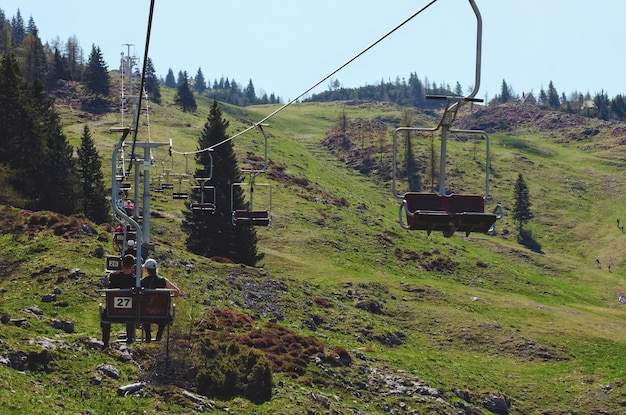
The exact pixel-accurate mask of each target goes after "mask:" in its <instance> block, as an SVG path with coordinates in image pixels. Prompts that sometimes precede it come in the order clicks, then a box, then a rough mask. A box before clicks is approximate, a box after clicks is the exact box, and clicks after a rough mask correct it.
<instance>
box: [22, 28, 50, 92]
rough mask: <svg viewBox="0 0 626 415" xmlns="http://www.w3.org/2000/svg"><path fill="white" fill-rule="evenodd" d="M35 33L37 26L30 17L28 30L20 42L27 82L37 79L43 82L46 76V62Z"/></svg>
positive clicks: (44, 53) (43, 51)
mask: <svg viewBox="0 0 626 415" xmlns="http://www.w3.org/2000/svg"><path fill="white" fill-rule="evenodd" d="M37 33H38V31H37V27H36V26H35V22H34V21H33V20H32V18H31V20H30V21H29V31H28V33H27V34H26V36H25V37H24V40H23V42H22V53H23V62H24V64H23V66H24V77H25V78H26V80H27V81H29V82H33V81H34V80H38V81H40V82H42V83H44V84H45V82H46V78H47V77H48V62H47V58H46V52H45V50H44V48H43V45H42V43H41V39H39V36H38V34H37Z"/></svg>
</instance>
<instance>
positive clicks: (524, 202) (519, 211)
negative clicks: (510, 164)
mask: <svg viewBox="0 0 626 415" xmlns="http://www.w3.org/2000/svg"><path fill="white" fill-rule="evenodd" d="M514 197H515V206H514V207H513V220H514V221H516V222H517V223H518V225H519V234H520V235H521V234H522V232H523V229H522V227H523V225H524V224H525V223H526V222H528V221H529V220H531V219H532V218H533V214H532V212H531V211H530V206H531V203H530V196H529V193H528V186H527V185H526V182H525V181H524V177H523V176H522V173H519V175H518V176H517V181H516V182H515V190H514Z"/></svg>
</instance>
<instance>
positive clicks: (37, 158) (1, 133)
mask: <svg viewBox="0 0 626 415" xmlns="http://www.w3.org/2000/svg"><path fill="white" fill-rule="evenodd" d="M77 155H78V157H74V149H73V148H72V146H71V145H70V144H69V142H68V140H67V137H66V136H65V135H64V133H63V131H62V125H61V122H60V118H59V116H58V114H57V112H56V111H55V109H54V106H53V102H52V101H51V100H50V99H49V98H48V96H47V94H46V93H45V91H44V89H43V85H42V84H41V82H40V81H39V80H35V81H33V82H28V81H27V80H26V79H25V77H24V76H23V75H22V70H21V68H20V66H19V65H18V62H17V58H16V57H15V55H12V54H8V55H4V57H3V58H2V60H1V61H0V169H1V175H0V201H1V202H2V203H5V204H12V205H17V206H21V207H26V208H29V209H33V210H51V211H55V212H59V213H63V214H67V215H69V214H75V213H84V214H85V216H87V217H88V218H89V219H91V220H93V221H95V222H97V223H104V222H107V221H108V220H109V219H110V214H109V211H110V207H109V206H110V205H109V203H108V202H107V199H106V197H107V195H106V191H105V187H104V181H103V174H102V165H101V161H100V159H99V157H98V153H97V150H96V147H95V143H94V141H93V139H92V137H91V133H90V131H89V128H88V127H87V126H85V128H84V131H83V135H82V139H81V147H80V148H79V149H78V151H77Z"/></svg>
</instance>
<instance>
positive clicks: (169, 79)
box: [165, 68, 176, 88]
mask: <svg viewBox="0 0 626 415" xmlns="http://www.w3.org/2000/svg"><path fill="white" fill-rule="evenodd" d="M165 86H166V87H169V88H176V78H174V71H173V70H172V68H169V69H168V71H167V75H165Z"/></svg>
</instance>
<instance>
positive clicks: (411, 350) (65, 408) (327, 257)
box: [0, 88, 626, 414]
mask: <svg viewBox="0 0 626 415" xmlns="http://www.w3.org/2000/svg"><path fill="white" fill-rule="evenodd" d="M172 97H173V92H172V91H170V90H168V89H166V88H165V91H164V103H165V104H164V105H152V108H151V112H150V130H149V132H150V139H151V140H152V141H157V142H168V141H169V140H170V139H172V140H173V142H174V147H175V149H177V150H180V151H189V150H193V149H195V148H196V145H197V144H196V142H197V138H198V135H199V134H200V132H201V129H202V126H203V124H204V122H205V120H206V114H207V112H208V106H209V104H210V103H209V102H207V101H206V100H203V99H199V110H198V114H197V115H192V114H181V113H180V112H179V111H178V110H177V109H176V108H175V107H174V106H173V105H172V104H171V102H172ZM223 108H224V114H225V116H226V117H227V118H228V119H229V120H230V123H231V124H230V126H231V130H232V132H231V133H232V134H235V133H236V132H238V131H242V130H243V129H244V128H247V127H248V126H249V125H251V123H252V122H254V121H258V120H260V119H262V118H263V117H265V116H266V115H267V114H269V113H270V112H271V111H273V110H275V109H276V108H277V107H275V106H258V107H252V108H243V109H242V108H236V107H231V106H227V105H226V106H224V107H223ZM487 110H488V109H486V110H484V111H487ZM62 111H63V116H64V119H65V120H67V127H66V131H67V132H68V135H69V137H70V138H71V139H72V140H74V141H75V142H76V140H78V139H79V137H80V133H81V131H82V126H83V125H84V122H85V118H84V116H79V114H80V111H79V110H71V109H63V110H62ZM498 111H500V112H498V113H496V115H497V117H499V119H500V120H502V119H503V117H504V115H507V114H508V113H507V112H506V111H509V109H508V108H501V109H499V110H498ZM342 112H345V114H346V116H347V118H348V119H350V120H353V121H354V120H377V121H381V122H383V124H384V125H385V129H386V130H387V133H386V134H384V135H383V136H384V137H385V140H386V141H385V142H384V143H382V148H383V149H384V151H383V153H384V154H382V155H381V157H383V158H384V160H385V163H389V162H390V157H389V154H390V142H391V133H390V131H391V128H393V127H394V126H395V124H397V123H398V122H399V120H400V114H401V109H400V108H397V107H394V106H390V105H382V104H373V103H329V104H319V103H315V104H294V105H292V106H290V107H288V108H287V109H285V110H284V111H282V112H280V113H279V114H278V115H276V116H275V117H273V118H272V119H271V120H269V123H270V127H269V128H267V131H268V132H269V133H270V134H271V136H270V140H269V157H270V161H271V168H270V171H268V174H267V175H266V177H260V178H259V179H258V181H259V182H260V181H263V182H266V183H272V185H273V200H272V204H273V210H272V214H273V218H274V222H273V226H271V227H268V228H263V229H258V235H259V250H260V251H261V252H263V253H264V254H265V258H264V259H263V261H262V264H260V265H261V266H262V269H257V270H253V269H247V268H245V267H240V266H237V265H229V264H219V263H215V262H212V261H210V260H208V259H204V258H197V257H195V256H194V255H192V254H189V253H187V252H185V250H184V235H182V234H181V233H180V229H179V227H178V223H179V221H180V219H181V214H180V211H181V209H183V208H184V207H183V205H182V203H181V202H180V201H175V200H171V199H170V198H169V197H168V195H156V196H153V201H152V203H153V205H152V209H153V211H156V212H158V213H160V214H161V216H163V217H162V218H160V219H155V220H154V221H153V223H152V228H153V233H154V235H153V240H154V242H155V243H156V244H157V251H156V253H155V255H156V256H157V257H158V258H159V259H160V260H161V263H162V264H163V265H164V267H163V271H164V272H165V274H166V275H167V276H168V277H171V278H172V279H174V280H175V281H176V282H177V283H178V284H179V286H181V288H182V289H183V295H182V296H181V297H180V298H179V299H178V300H177V303H178V304H177V310H178V311H177V320H176V323H175V325H174V326H173V328H172V330H173V337H174V338H179V339H183V338H185V337H186V336H187V333H190V332H191V331H192V330H193V329H194V327H195V325H196V324H197V322H198V321H201V320H203V319H206V318H208V317H207V313H208V309H209V308H210V307H217V308H225V307H228V308H233V309H235V310H237V311H240V312H244V313H247V314H249V315H250V316H252V317H253V318H254V319H255V321H256V322H257V323H256V324H258V325H262V324H263V322H267V321H270V320H272V321H277V322H278V324H280V325H282V326H285V327H287V328H289V329H290V330H293V331H294V332H296V333H299V334H302V335H305V336H311V335H312V336H315V337H316V338H318V339H319V340H321V341H322V342H323V343H325V344H326V345H327V346H328V348H329V349H331V350H332V349H333V348H343V349H346V350H348V351H350V353H351V355H352V358H353V364H352V365H350V366H338V367H334V366H329V365H325V364H320V363H319V362H318V364H316V363H315V362H314V361H311V362H310V363H309V365H308V367H307V370H306V374H305V375H303V376H299V377H290V376H287V375H285V374H284V373H275V374H274V389H273V398H272V400H271V401H269V402H265V403H263V404H252V403H250V402H249V401H247V400H245V399H242V398H236V399H234V400H230V401H219V400H213V401H209V400H208V399H207V400H205V401H202V402H204V403H201V404H200V403H198V402H197V401H195V400H193V399H191V398H189V395H187V394H185V393H183V391H182V390H181V389H180V385H178V387H177V388H175V387H172V386H171V385H167V382H164V383H160V382H158V381H154V379H152V380H153V381H151V382H150V383H149V386H148V387H146V388H145V389H144V390H143V392H142V393H141V394H139V396H127V397H124V396H118V394H117V388H118V387H119V386H120V385H124V384H129V383H133V382H137V381H139V380H146V379H148V373H150V370H149V366H150V365H149V364H147V363H149V362H150V361H151V360H150V359H153V360H154V359H156V357H155V356H159V354H162V353H163V345H162V344H161V345H159V344H156V345H146V344H137V345H133V346H132V352H133V353H132V354H128V353H125V352H124V351H123V350H118V349H114V350H112V351H110V352H108V353H103V352H101V351H99V350H96V349H94V348H93V347H94V346H93V345H94V342H93V340H92V338H98V337H99V336H100V330H99V323H98V314H97V305H98V302H99V297H98V293H97V289H98V288H99V280H100V277H101V276H102V274H103V272H102V268H103V260H102V259H101V258H97V256H96V255H94V253H95V252H96V250H97V249H98V248H99V247H100V246H103V247H105V249H106V250H109V251H110V250H111V248H112V247H111V241H110V234H109V233H108V232H107V229H106V227H100V228H97V229H96V233H97V236H96V235H90V234H88V233H81V232H69V233H68V232H65V233H61V231H57V233H60V235H55V230H56V229H58V227H59V224H60V223H62V224H63V225H64V226H65V228H66V229H78V228H80V225H81V224H82V222H81V223H79V224H76V223H71V221H72V219H71V218H69V219H68V218H58V217H55V215H53V214H41V216H43V219H42V218H41V217H40V214H38V213H36V214H35V215H36V219H34V218H33V217H32V216H26V215H24V214H23V213H22V212H20V211H19V210H14V209H9V208H5V209H4V211H3V216H2V217H3V223H2V229H3V232H2V235H1V236H0V249H1V252H3V256H2V257H3V258H2V260H0V272H1V274H0V290H1V297H0V301H1V302H0V311H2V312H5V313H7V315H8V316H10V318H11V321H9V322H7V323H6V324H3V325H2V326H0V328H1V330H0V347H1V348H2V350H3V354H5V355H8V354H16V353H17V352H20V351H21V352H25V353H28V352H30V351H36V352H37V351H40V350H41V349H42V348H46V347H47V348H50V349H51V353H52V358H53V360H52V361H51V362H50V364H49V365H48V368H47V369H44V368H34V367H33V368H30V369H29V368H26V370H25V371H23V372H18V371H16V370H15V369H12V368H10V367H8V366H4V365H0V383H2V384H3V385H6V386H5V387H4V388H1V389H0V412H3V413H16V414H19V413H23V414H26V413H30V414H35V413H49V412H51V411H52V412H63V413H98V414H107V413H140V412H142V411H145V412H151V411H153V410H158V411H159V412H162V413H193V412H199V411H201V410H206V411H218V412H219V411H222V410H224V409H225V408H228V410H229V411H230V412H232V413H241V414H252V413H284V414H292V413H293V414H295V413H304V412H306V410H307V409H308V410H309V411H311V412H310V413H367V414H370V413H372V414H373V413H418V412H419V413H441V414H456V413H463V411H466V413H468V412H467V411H469V410H470V409H472V408H476V409H477V410H480V411H481V412H482V413H490V412H494V413H504V412H502V410H501V409H498V406H497V405H496V404H495V403H494V402H496V403H497V402H498V401H494V399H493V397H502V398H503V400H506V401H508V403H509V405H510V413H520V414H522V413H523V414H545V413H550V414H570V413H580V414H583V413H585V414H586V413H612V414H617V413H620V411H621V410H623V406H624V403H625V402H626V386H625V385H624V381H623V379H624V377H625V375H626V364H625V363H623V359H622V358H621V357H622V356H623V354H624V352H625V351H626V330H624V328H625V325H626V318H625V315H624V310H623V305H621V303H620V302H619V301H618V296H619V295H620V294H622V293H625V292H626V284H625V283H624V279H623V275H624V267H625V264H624V261H623V259H622V257H621V255H620V248H621V245H622V241H623V238H624V233H623V232H622V231H621V230H619V229H618V228H617V227H616V219H617V218H619V217H620V214H621V213H622V212H621V206H623V198H624V196H623V195H624V183H623V181H622V180H621V177H622V176H623V174H622V173H623V171H624V168H625V165H624V163H623V161H622V158H621V157H619V156H615V154H619V153H620V152H621V151H622V150H623V149H622V148H621V147H622V146H621V144H620V140H619V139H618V138H616V136H615V131H616V130H619V128H623V127H620V125H607V124H598V125H589V123H590V122H591V121H589V120H582V121H580V120H579V121H577V122H575V123H568V124H566V127H563V126H562V125H565V124H559V125H561V126H560V127H558V128H557V127H552V128H550V129H549V128H547V127H546V126H545V124H542V123H541V122H534V123H533V122H528V123H524V122H522V121H519V120H518V121H517V122H516V123H512V122H508V123H506V122H505V123H504V124H506V126H507V128H506V129H495V130H494V133H493V134H492V135H491V149H492V172H491V173H492V183H491V187H490V194H491V196H492V197H493V200H492V201H491V202H490V203H492V204H493V203H495V201H500V202H502V204H503V206H504V208H505V212H506V213H509V212H510V211H511V209H512V207H513V206H512V203H513V194H512V193H513V186H514V183H515V180H516V178H517V174H518V173H520V172H521V173H522V174H523V175H524V178H525V180H526V182H527V184H528V185H529V189H530V195H531V201H532V203H533V205H532V210H533V212H534V214H535V219H533V221H532V222H531V223H530V224H528V225H527V226H526V228H527V229H528V230H529V231H531V232H532V237H533V240H534V242H535V244H534V246H533V248H534V250H533V249H529V248H527V247H525V246H524V245H520V244H519V243H518V241H517V238H516V228H517V227H516V225H515V224H514V223H513V222H512V220H511V218H510V216H505V217H504V219H503V220H502V221H501V222H499V223H498V234H497V235H496V236H486V235H475V234H472V235H470V236H469V237H465V236H463V235H455V236H454V237H453V238H443V237H442V236H441V235H440V234H432V235H431V236H430V237H428V236H427V235H426V234H425V233H421V232H410V231H404V230H402V229H400V227H399V225H398V224H397V215H398V204H397V202H396V201H395V200H394V198H393V196H392V192H391V184H390V182H389V181H388V180H385V179H381V178H379V177H378V176H376V175H373V174H372V175H369V176H366V175H362V174H360V173H358V172H356V171H355V170H354V169H352V168H351V167H349V166H348V165H347V164H348V163H346V160H347V156H346V154H345V153H341V152H330V151H328V150H327V149H326V148H324V147H323V146H322V141H323V139H324V138H325V136H326V135H327V134H328V133H329V132H330V131H331V130H332V129H333V128H334V126H335V124H336V121H337V120H338V118H339V116H340V114H341V113H342ZM503 114H504V115H503ZM542 114H543V115H542V117H544V118H542V119H541V120H540V121H543V120H544V119H546V118H548V117H549V113H542ZM491 115H493V114H491ZM489 116H490V114H489V113H486V112H482V113H481V112H477V113H475V114H465V115H464V117H463V118H462V119H461V121H460V122H461V123H462V125H467V126H472V125H477V126H479V127H480V123H481V122H484V121H485V120H487V119H488V117H489ZM416 122H418V123H420V124H423V125H426V126H432V125H434V123H435V122H436V119H433V118H432V117H429V116H427V115H426V114H418V117H417V121H416ZM501 122H502V121H501ZM117 123H118V115H117V114H109V115H106V116H104V117H92V116H91V118H90V119H89V121H88V125H89V126H90V128H91V129H92V133H93V134H94V138H95V139H96V141H97V143H98V146H99V147H98V148H99V150H100V152H101V155H102V156H103V158H104V164H105V172H108V171H109V169H110V160H107V158H108V157H110V155H109V154H110V151H111V149H112V147H113V145H114V143H115V140H117V137H116V136H115V134H111V133H109V132H108V130H109V128H110V127H111V126H114V125H117ZM481 128H482V127H481ZM594 128H597V129H598V131H599V133H597V134H595V135H585V134H582V133H581V131H586V130H587V129H594ZM352 132H353V133H354V136H353V142H352V144H351V145H352V148H353V149H354V148H357V149H358V148H359V147H363V148H365V147H368V146H371V147H375V148H379V144H380V143H379V142H377V140H379V139H380V138H379V136H377V135H376V134H375V133H373V132H371V131H370V130H368V129H366V128H362V129H360V130H358V129H357V130H354V131H352ZM146 139H147V131H146V128H145V127H143V129H142V130H141V131H140V140H146ZM429 143H430V137H424V140H422V141H420V149H421V150H420V151H422V152H428V151H429V149H430V144H429ZM437 145H438V144H437V140H435V147H436V148H437ZM235 147H236V151H237V152H238V154H239V155H240V159H241V160H242V167H243V166H244V165H245V163H246V162H245V160H247V159H248V156H247V154H248V153H252V154H254V155H256V156H258V155H262V151H263V140H262V136H261V135H260V133H258V132H249V133H247V134H244V135H242V136H241V137H240V138H237V139H236V140H235ZM478 149H479V150H478V151H476V157H474V152H475V150H474V143H473V141H471V140H469V141H466V140H465V139H463V137H453V138H452V139H451V141H450V143H449V146H448V151H449V166H450V167H449V169H448V172H449V174H448V177H447V183H448V188H450V189H451V190H454V191H456V192H477V193H481V192H482V188H484V173H483V171H482V169H483V168H484V154H481V152H483V153H484V142H480V143H479V145H478ZM155 159H156V163H155V171H156V172H157V173H158V172H159V167H158V166H159V164H161V170H163V169H165V168H171V169H172V170H174V172H183V171H184V169H185V159H184V157H182V156H176V155H175V156H174V158H173V159H172V158H170V157H169V156H168V155H167V149H166V148H162V149H157V150H156V151H155ZM188 162H191V159H190V160H188ZM166 166H169V167H166ZM278 172H279V173H280V174H277V173H278ZM259 190H262V189H259ZM51 218H53V219H51ZM596 258H597V259H598V260H599V262H600V266H601V268H599V267H598V266H597V263H596ZM608 263H610V264H611V269H610V271H609V269H607V265H608ZM73 268H79V269H80V272H79V273H76V272H72V269H73ZM264 284H269V286H271V287H273V288H272V289H270V290H269V291H268V292H269V293H270V294H271V295H269V296H267V297H262V298H255V297H254V292H251V291H250V286H254V287H262V286H264ZM272 284H273V285H272ZM55 287H58V288H59V290H60V294H59V295H58V296H57V301H54V302H51V303H43V302H42V301H41V297H42V296H43V295H45V294H47V293H50V292H52V291H53V290H54V288H55ZM30 306H36V307H37V308H39V309H40V310H41V311H42V314H41V315H36V314H33V313H32V312H25V311H24V310H25V309H27V308H28V307H30ZM21 319H25V321H26V322H27V323H26V324H22V325H20V323H19V321H20V320H21ZM55 320H60V321H72V322H73V323H74V327H75V330H74V331H73V332H71V333H67V332H64V331H63V330H59V329H58V328H55V327H54V321H55ZM312 321H313V322H314V323H315V324H311V322H312ZM115 329H118V330H119V331H120V332H121V331H122V328H121V327H114V330H115ZM44 346H46V347H44ZM48 346H49V347H48ZM146 356H148V357H146ZM357 356H359V357H357ZM146 359H147V360H146ZM101 364H110V365H113V366H115V367H116V368H118V370H119V371H120V377H119V378H118V379H114V378H111V377H109V376H106V375H102V373H101V371H99V370H98V367H99V365H101ZM148 380H150V379H148ZM433 388H434V389H433Z"/></svg>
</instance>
